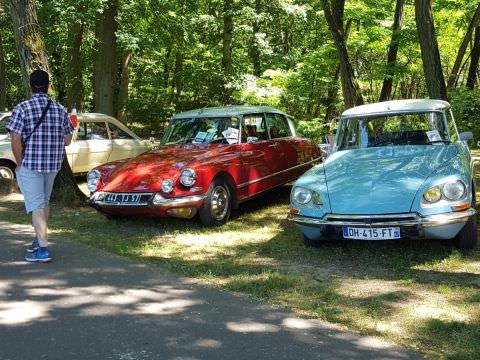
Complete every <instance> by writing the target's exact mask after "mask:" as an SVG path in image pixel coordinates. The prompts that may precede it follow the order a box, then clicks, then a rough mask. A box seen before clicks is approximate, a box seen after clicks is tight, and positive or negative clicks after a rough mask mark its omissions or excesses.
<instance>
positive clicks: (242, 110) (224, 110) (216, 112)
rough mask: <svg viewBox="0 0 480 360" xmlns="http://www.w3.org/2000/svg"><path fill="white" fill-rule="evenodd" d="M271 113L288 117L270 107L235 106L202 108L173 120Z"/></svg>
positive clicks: (186, 112)
mask: <svg viewBox="0 0 480 360" xmlns="http://www.w3.org/2000/svg"><path fill="white" fill-rule="evenodd" d="M259 112H260V113H261V112H270V113H276V114H282V115H286V114H285V113H284V112H283V111H280V110H278V109H275V108H271V107H268V106H248V105H234V106H219V107H209V108H201V109H195V110H190V111H185V112H182V113H179V114H175V115H174V116H173V117H172V119H183V118H192V117H218V116H238V115H244V114H250V113H259Z"/></svg>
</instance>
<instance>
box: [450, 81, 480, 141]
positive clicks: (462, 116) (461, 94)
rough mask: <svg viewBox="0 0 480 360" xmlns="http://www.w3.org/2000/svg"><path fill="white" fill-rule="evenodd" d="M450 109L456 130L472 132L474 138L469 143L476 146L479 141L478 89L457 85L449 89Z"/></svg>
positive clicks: (479, 95) (479, 91)
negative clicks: (455, 87)
mask: <svg viewBox="0 0 480 360" xmlns="http://www.w3.org/2000/svg"><path fill="white" fill-rule="evenodd" d="M450 98H451V99H450V101H451V104H452V110H453V113H454V116H455V119H456V122H457V127H458V131H460V132H462V131H471V132H473V136H474V139H473V141H471V143H470V145H471V146H472V147H474V148H476V147H478V145H477V142H478V141H480V89H474V90H470V89H467V88H465V87H459V88H457V89H454V90H452V91H450Z"/></svg>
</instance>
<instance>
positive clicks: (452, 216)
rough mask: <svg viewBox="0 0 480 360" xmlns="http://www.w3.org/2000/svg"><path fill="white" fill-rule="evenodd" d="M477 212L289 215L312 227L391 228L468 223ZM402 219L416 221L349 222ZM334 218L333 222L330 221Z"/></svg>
mask: <svg viewBox="0 0 480 360" xmlns="http://www.w3.org/2000/svg"><path fill="white" fill-rule="evenodd" d="M475 213H476V210H475V209H473V208H470V209H468V210H465V211H459V212H451V213H443V214H437V215H427V216H424V217H422V216H420V215H419V214H415V213H412V214H398V215H395V214H391V215H364V216H362V215H338V214H331V215H330V214H328V215H326V216H325V217H324V218H323V219H318V218H312V217H306V216H301V215H293V214H289V215H288V219H289V220H291V221H293V222H296V223H298V224H302V225H312V226H327V225H330V226H357V227H382V226H383V227H390V226H423V227H435V226H442V225H448V224H455V223H460V222H467V221H468V218H469V217H471V216H473V215H475ZM395 217H396V218H402V217H410V218H411V217H415V218H414V219H406V220H399V221H380V222H371V223H370V222H363V223H362V222H359V221H348V219H352V220H354V219H357V220H360V219H371V220H374V219H385V218H395ZM331 218H333V219H332V220H330V219H331ZM335 218H342V219H347V220H346V221H342V220H335Z"/></svg>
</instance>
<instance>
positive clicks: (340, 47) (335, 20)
mask: <svg viewBox="0 0 480 360" xmlns="http://www.w3.org/2000/svg"><path fill="white" fill-rule="evenodd" d="M344 5H345V1H344V0H333V3H332V7H330V4H329V2H328V0H322V7H323V11H324V13H325V18H326V20H327V23H328V27H329V29H330V31H331V33H332V36H333V41H334V42H335V46H336V48H337V53H338V57H339V60H340V75H341V78H342V93H343V99H344V102H345V106H346V107H347V108H350V107H353V106H356V105H362V104H363V97H362V94H361V92H360V87H359V86H358V83H357V80H356V78H355V74H354V71H353V67H352V64H351V63H350V59H349V56H348V51H347V46H346V43H345V34H344V31H343V11H344Z"/></svg>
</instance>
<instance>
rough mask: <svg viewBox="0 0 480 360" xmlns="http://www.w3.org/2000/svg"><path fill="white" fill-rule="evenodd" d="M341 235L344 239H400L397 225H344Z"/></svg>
mask: <svg viewBox="0 0 480 360" xmlns="http://www.w3.org/2000/svg"><path fill="white" fill-rule="evenodd" d="M343 237H344V238H345V239H358V240H389V239H400V228H399V227H385V228H360V227H351V226H344V227H343Z"/></svg>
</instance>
